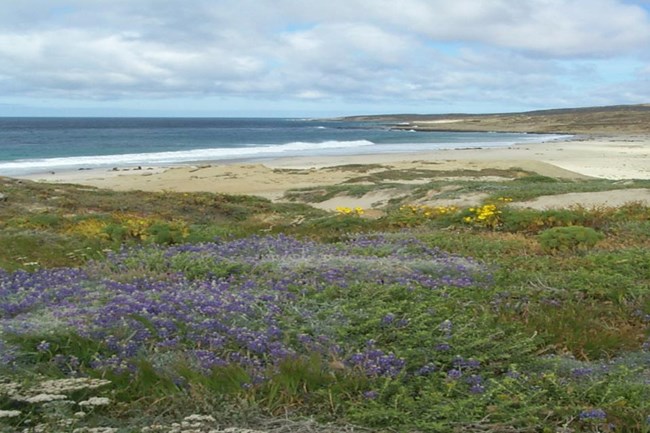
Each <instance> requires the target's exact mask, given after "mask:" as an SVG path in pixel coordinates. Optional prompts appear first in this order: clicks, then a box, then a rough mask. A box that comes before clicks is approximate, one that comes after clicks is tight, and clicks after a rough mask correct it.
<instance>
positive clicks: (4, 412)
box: [0, 410, 22, 418]
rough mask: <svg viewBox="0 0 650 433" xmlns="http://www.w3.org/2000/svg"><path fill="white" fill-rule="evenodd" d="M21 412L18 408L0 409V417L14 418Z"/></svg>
mask: <svg viewBox="0 0 650 433" xmlns="http://www.w3.org/2000/svg"><path fill="white" fill-rule="evenodd" d="M21 413H22V412H21V411H19V410H0V418H15V417H17V416H20V414H21Z"/></svg>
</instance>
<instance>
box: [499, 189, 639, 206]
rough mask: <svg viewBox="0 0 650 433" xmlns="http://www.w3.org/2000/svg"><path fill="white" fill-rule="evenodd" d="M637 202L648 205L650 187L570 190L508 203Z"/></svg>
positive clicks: (607, 203) (581, 203)
mask: <svg viewBox="0 0 650 433" xmlns="http://www.w3.org/2000/svg"><path fill="white" fill-rule="evenodd" d="M632 202H639V203H641V204H643V205H645V206H650V189H648V188H634V189H615V190H611V191H599V192H572V193H568V194H558V195H544V196H541V197H537V198H536V199H534V200H529V201H524V202H517V203H510V206H511V207H515V208H531V209H538V210H544V209H557V208H566V207H570V206H584V207H587V208H593V207H619V206H623V205H624V204H626V203H632Z"/></svg>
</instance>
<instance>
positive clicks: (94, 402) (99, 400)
mask: <svg viewBox="0 0 650 433" xmlns="http://www.w3.org/2000/svg"><path fill="white" fill-rule="evenodd" d="M110 403H111V400H110V399H109V398H106V397H90V398H89V399H88V400H84V401H81V402H79V406H82V407H84V406H106V405H107V404H110Z"/></svg>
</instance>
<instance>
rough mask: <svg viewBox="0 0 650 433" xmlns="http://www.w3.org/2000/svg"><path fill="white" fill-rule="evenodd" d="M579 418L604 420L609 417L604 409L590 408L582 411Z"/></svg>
mask: <svg viewBox="0 0 650 433" xmlns="http://www.w3.org/2000/svg"><path fill="white" fill-rule="evenodd" d="M579 418H580V419H581V420H583V421H589V420H604V419H605V418H607V413H605V411H604V410H602V409H598V408H596V409H588V410H583V411H582V412H580V415H579Z"/></svg>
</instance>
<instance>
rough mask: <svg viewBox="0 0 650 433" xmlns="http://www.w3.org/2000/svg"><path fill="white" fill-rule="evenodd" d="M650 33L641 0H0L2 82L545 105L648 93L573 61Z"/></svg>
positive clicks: (78, 90) (142, 91)
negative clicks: (583, 72)
mask: <svg viewBox="0 0 650 433" xmlns="http://www.w3.org/2000/svg"><path fill="white" fill-rule="evenodd" d="M649 43H650V19H649V14H648V11H647V10H646V9H644V8H643V7H642V6H640V2H638V1H637V2H623V1H616V0H527V1H521V0H491V1H489V2H488V1H484V0H454V1H448V0H402V1H399V2H396V1H393V0H328V1H325V0H314V1H309V2H306V1H303V0H273V1H272V0H219V1H209V0H193V1H190V0H186V1H180V0H138V1H133V0H92V1H89V0H68V1H65V2H64V1H57V0H55V1H51V0H22V1H21V2H2V4H1V5H0V77H1V79H0V92H2V94H4V95H11V96H13V97H21V96H22V97H25V98H30V97H34V98H35V97H56V98H68V99H75V98H76V99H79V100H83V99H124V98H131V99H137V98H145V99H146V98H162V97H190V96H193V97H198V96H200V95H208V96H210V95H213V96H232V97H239V98H250V99H251V100H254V99H255V98H260V97H263V98H266V99H274V98H277V99H284V98H295V99H296V100H297V101H299V100H302V101H305V100H310V101H311V100H319V99H322V100H338V101H346V100H347V101H381V102H382V103H385V104H387V105H388V104H390V103H391V101H398V100H399V101H400V103H403V101H413V102H414V103H420V102H423V101H427V100H428V101H442V102H445V101H448V102H452V101H462V100H465V101H469V102H472V100H476V99H479V98H480V99H486V100H491V101H495V103H503V104H504V105H506V104H517V103H519V102H520V101H522V100H525V101H528V102H527V103H529V104H535V103H536V102H535V101H537V103H538V104H540V105H548V103H547V102H545V101H549V100H551V101H564V100H567V101H569V100H575V99H576V98H579V97H580V95H578V92H576V91H574V90H573V88H574V86H575V88H579V89H580V93H581V94H582V97H583V98H587V97H588V95H585V92H589V91H590V89H593V91H594V93H598V95H603V94H605V93H606V91H605V90H606V89H608V88H611V89H614V88H616V89H617V90H618V91H619V92H620V94H621V95H631V94H636V95H637V96H636V97H635V98H636V99H638V98H639V97H645V98H646V99H650V95H648V94H646V93H643V92H646V91H648V86H647V85H646V86H641V87H639V88H638V91H637V92H636V93H635V91H634V90H633V89H634V87H633V86H635V85H638V83H639V82H642V80H636V81H629V80H628V81H625V82H622V81H621V80H618V82H616V80H615V79H612V78H609V79H608V78H606V77H603V76H602V75H603V71H605V68H602V67H601V68H600V69H598V68H596V69H593V70H591V73H590V74H589V75H588V76H587V80H584V79H583V80H582V82H580V83H579V84H578V81H579V79H578V78H577V77H576V75H577V72H576V70H575V69H573V68H570V67H567V66H566V62H567V61H568V62H571V61H573V60H585V59H586V60H590V59H591V60H593V61H595V62H602V61H609V62H617V61H619V60H620V59H623V58H626V59H629V58H643V56H647V53H646V49H645V47H647V46H648V44H649ZM448 44H451V45H452V46H453V49H450V50H446V49H445V47H447V46H448ZM598 71H600V73H598ZM632 73H633V72H630V74H632ZM619 74H620V71H619ZM620 75H621V76H623V75H624V74H620ZM608 81H609V82H608ZM572 83H573V84H572ZM635 83H636V84H635ZM620 86H627V87H626V89H627V90H626V91H621V89H620ZM603 89H605V90H603ZM612 95H613V93H612ZM599 97H600V96H599ZM612 98H614V96H612ZM576 102H577V101H576ZM576 105H584V104H582V103H576Z"/></svg>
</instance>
